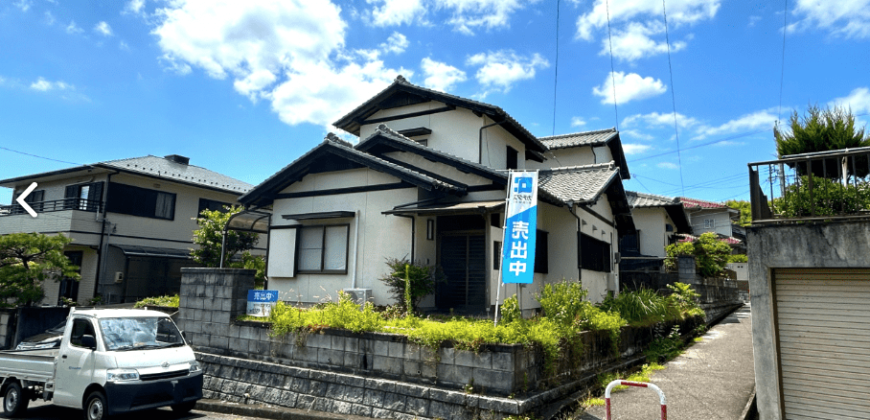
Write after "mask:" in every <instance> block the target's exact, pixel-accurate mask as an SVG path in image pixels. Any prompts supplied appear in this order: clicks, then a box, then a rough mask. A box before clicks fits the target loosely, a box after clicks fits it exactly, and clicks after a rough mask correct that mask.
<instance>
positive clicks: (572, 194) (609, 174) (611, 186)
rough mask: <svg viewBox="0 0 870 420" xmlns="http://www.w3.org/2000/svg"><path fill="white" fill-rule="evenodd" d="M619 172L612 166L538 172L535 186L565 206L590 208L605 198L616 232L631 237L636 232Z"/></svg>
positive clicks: (611, 163) (604, 164) (612, 163)
mask: <svg viewBox="0 0 870 420" xmlns="http://www.w3.org/2000/svg"><path fill="white" fill-rule="evenodd" d="M619 172H620V171H619V168H618V167H616V165H615V162H608V163H598V164H594V165H583V166H566V167H561V168H552V169H541V170H540V171H539V173H538V183H539V185H540V187H541V189H542V190H544V191H545V192H547V193H548V194H551V195H552V196H554V197H556V198H557V199H558V200H560V201H562V202H565V203H566V204H580V205H592V204H594V203H595V202H596V201H597V200H598V199H599V198H600V197H601V195H602V194H607V201H608V202H609V203H610V208H611V210H612V211H613V216H614V219H615V220H614V222H616V224H617V226H616V227H617V230H618V232H619V233H620V234H625V233H632V232H634V231H635V230H636V229H635V227H634V221H633V220H632V218H631V208H630V207H629V205H628V200H627V199H626V197H625V190H624V189H623V186H622V178H620V175H619Z"/></svg>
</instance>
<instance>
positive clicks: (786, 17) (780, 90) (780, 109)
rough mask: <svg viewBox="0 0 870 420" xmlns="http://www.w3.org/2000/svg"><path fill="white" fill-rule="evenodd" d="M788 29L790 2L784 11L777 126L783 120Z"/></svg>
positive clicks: (786, 1) (786, 4)
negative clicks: (783, 89)
mask: <svg viewBox="0 0 870 420" xmlns="http://www.w3.org/2000/svg"><path fill="white" fill-rule="evenodd" d="M787 29H788V0H785V8H784V9H783V11H782V62H781V67H780V71H779V109H778V110H777V117H776V124H777V125H779V122H780V120H782V87H783V84H784V81H785V34H786V32H787Z"/></svg>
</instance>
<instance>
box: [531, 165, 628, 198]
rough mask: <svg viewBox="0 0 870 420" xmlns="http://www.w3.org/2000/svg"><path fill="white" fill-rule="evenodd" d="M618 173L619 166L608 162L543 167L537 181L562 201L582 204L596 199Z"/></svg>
mask: <svg viewBox="0 0 870 420" xmlns="http://www.w3.org/2000/svg"><path fill="white" fill-rule="evenodd" d="M618 175H619V168H618V167H616V165H615V164H614V162H609V163H599V164H595V165H584V166H566V167H562V168H553V169H543V170H541V171H540V172H539V174H538V182H539V185H540V187H541V188H542V189H543V190H544V191H546V192H547V193H549V194H551V195H553V196H554V197H556V198H557V199H559V200H561V201H563V202H569V201H573V202H574V203H576V204H583V203H591V202H594V201H596V200H597V199H598V197H599V196H600V195H601V194H602V193H603V192H604V190H605V189H607V187H608V186H609V185H610V182H611V180H613V178H614V177H616V176H618Z"/></svg>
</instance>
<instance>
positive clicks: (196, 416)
mask: <svg viewBox="0 0 870 420" xmlns="http://www.w3.org/2000/svg"><path fill="white" fill-rule="evenodd" d="M0 414H2V413H0ZM22 418H23V419H27V420H70V419H81V418H84V413H83V412H82V411H81V410H73V409H71V408H63V407H58V406H55V405H53V404H51V403H45V402H43V401H42V400H37V401H31V402H30V408H29V409H28V410H27V414H26V416H25V417H22ZM116 418H117V419H123V420H158V419H159V420H261V419H256V418H253V417H244V416H236V415H232V414H220V413H210V412H206V411H198V410H193V411H191V412H190V413H188V414H186V415H179V414H176V413H173V412H172V410H170V409H169V408H161V409H158V410H146V411H138V412H135V413H130V414H124V415H123V416H120V417H116Z"/></svg>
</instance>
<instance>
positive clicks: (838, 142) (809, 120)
mask: <svg viewBox="0 0 870 420" xmlns="http://www.w3.org/2000/svg"><path fill="white" fill-rule="evenodd" d="M789 126H790V127H791V131H790V132H787V131H780V130H779V128H778V127H777V128H774V129H773V136H774V138H775V140H776V153H777V154H778V155H779V158H780V159H781V158H782V157H783V156H787V155H795V154H800V153H811V152H824V151H828V150H839V149H846V148H855V147H865V146H870V135H868V136H864V128H860V129H857V128H856V127H855V116H854V115H852V111H851V110H847V109H844V108H839V107H834V108H825V109H821V108H819V107H818V106H815V105H813V106H810V107H809V109H807V111H806V113H805V114H804V116H803V117H800V116H798V113H797V111H794V112H793V113H792V115H791V118H790V119H789ZM855 160H856V162H855V165H852V166H851V167H850V168H849V169H847V172H849V174H852V173H851V172H855V173H854V174H853V175H857V176H861V177H864V176H866V175H867V158H866V156H861V157H860V159H859V158H858V157H856V159H855ZM859 160H860V161H859ZM792 165H794V164H792ZM839 166H840V163H839V162H837V159H825V160H824V167H825V168H826V169H823V162H821V161H819V162H813V170H812V173H813V176H818V177H824V178H839V175H838V174H839V171H840V168H839ZM795 169H796V170H797V171H798V173H799V174H800V175H806V174H807V172H808V171H807V169H806V165H803V166H802V165H797V167H796V168H795ZM847 175H848V174H847Z"/></svg>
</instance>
